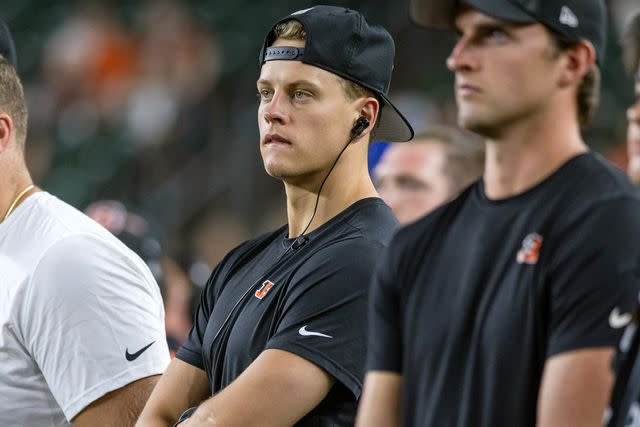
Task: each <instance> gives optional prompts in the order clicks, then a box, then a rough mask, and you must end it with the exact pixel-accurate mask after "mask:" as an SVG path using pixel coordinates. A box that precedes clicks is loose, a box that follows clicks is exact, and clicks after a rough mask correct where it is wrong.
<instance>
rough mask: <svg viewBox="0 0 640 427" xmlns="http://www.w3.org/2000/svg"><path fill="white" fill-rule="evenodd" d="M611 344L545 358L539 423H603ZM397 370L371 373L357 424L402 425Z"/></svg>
mask: <svg viewBox="0 0 640 427" xmlns="http://www.w3.org/2000/svg"><path fill="white" fill-rule="evenodd" d="M612 354H613V350H612V349H610V348H591V349H584V350H577V351H571V352H567V353H561V354H559V355H556V356H553V357H551V358H550V359H548V360H547V362H546V364H545V368H544V374H543V377H542V384H541V386H540V391H539V395H538V410H537V425H538V426H540V427H567V426H569V427H570V426H576V427H577V426H579V427H592V426H593V427H597V426H598V427H599V426H602V417H603V414H604V410H605V407H606V405H607V403H608V399H609V394H610V391H611V387H612V385H613V375H612V374H611V372H610V369H609V364H610V361H611V356H612ZM401 381H402V377H401V376H400V375H399V374H396V373H391V372H382V371H372V372H369V373H368V374H367V377H366V380H365V383H364V390H363V393H362V401H361V403H360V409H359V411H358V419H357V421H356V426H357V427H365V426H366V427H394V426H400V425H401V422H400V401H401V400H400V399H401V393H400V388H401Z"/></svg>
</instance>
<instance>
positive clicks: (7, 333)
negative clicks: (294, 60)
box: [0, 192, 169, 427]
mask: <svg viewBox="0 0 640 427" xmlns="http://www.w3.org/2000/svg"><path fill="white" fill-rule="evenodd" d="M151 343H153V344H151ZM150 344H151V345H150ZM149 345H150V346H149ZM147 346H148V347H147ZM145 348H146V349H145ZM143 349H144V350H143ZM141 350H143V351H141ZM128 359H130V360H128ZM168 363H169V351H168V348H167V343H166V338H165V329H164V309H163V306H162V298H161V296H160V290H159V289H158V285H157V284H156V282H155V281H154V279H153V276H152V275H151V273H150V272H149V269H148V268H147V266H146V265H145V264H144V262H143V261H142V260H141V259H140V258H139V257H138V256H137V255H136V254H134V253H133V252H132V251H131V250H129V249H128V248H127V247H126V246H125V245H124V244H122V243H121V242H120V241H119V240H118V239H116V238H115V237H114V236H112V235H111V234H110V233H109V232H108V231H107V230H105V229H104V228H102V227H101V226H100V225H98V224H97V223H95V222H94V221H93V220H91V219H90V218H88V217H87V216H85V215H84V214H82V213H81V212H79V211H77V210H76V209H74V208H73V207H71V206H69V205H67V204H66V203H64V202H62V201H60V200H59V199H57V198H56V197H54V196H52V195H50V194H48V193H45V192H39V193H35V194H33V195H31V196H30V197H28V198H27V199H25V201H24V202H23V203H22V204H21V205H19V206H18V207H17V208H16V209H15V211H14V212H13V213H12V214H11V215H10V216H9V218H7V219H6V220H5V221H4V222H2V223H0V426H25V427H32V426H38V427H41V426H44V427H49V426H69V425H70V424H69V421H68V420H72V419H73V418H74V417H75V416H76V415H77V414H78V413H79V412H80V411H82V409H83V408H85V407H86V406H87V405H89V404H90V403H91V402H93V401H95V400H96V399H98V398H100V397H101V396H103V395H105V394H106V393H108V392H110V391H113V390H116V389H118V388H121V387H123V386H125V385H126V384H129V383H130V382H132V381H135V380H138V379H141V378H144V377H148V376H150V375H156V374H161V373H162V372H163V371H164V370H165V369H166V367H167V365H168Z"/></svg>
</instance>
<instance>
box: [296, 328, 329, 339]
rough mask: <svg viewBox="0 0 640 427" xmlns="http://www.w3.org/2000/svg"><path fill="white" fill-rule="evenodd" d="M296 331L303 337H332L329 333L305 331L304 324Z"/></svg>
mask: <svg viewBox="0 0 640 427" xmlns="http://www.w3.org/2000/svg"><path fill="white" fill-rule="evenodd" d="M298 333H299V334H300V335H302V336H303V337H311V336H316V337H324V338H333V337H332V336H331V335H326V334H321V333H320V332H311V331H307V325H304V326H303V327H302V328H300V329H298Z"/></svg>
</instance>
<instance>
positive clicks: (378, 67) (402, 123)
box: [259, 6, 413, 142]
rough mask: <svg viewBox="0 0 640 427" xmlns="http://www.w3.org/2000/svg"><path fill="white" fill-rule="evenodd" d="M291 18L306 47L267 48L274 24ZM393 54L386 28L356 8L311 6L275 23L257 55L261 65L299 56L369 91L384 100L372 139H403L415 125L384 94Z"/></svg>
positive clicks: (386, 89)
mask: <svg viewBox="0 0 640 427" xmlns="http://www.w3.org/2000/svg"><path fill="white" fill-rule="evenodd" d="M289 19H295V20H296V21H298V22H300V23H301V24H302V26H303V27H304V30H305V32H306V33H307V39H306V42H305V46H304V48H297V47H289V46H278V47H270V46H271V44H273V42H274V41H275V39H276V35H275V33H274V31H273V30H274V28H275V27H276V25H278V24H279V23H281V22H284V21H287V20H289ZM394 55H395V44H394V42H393V38H391V35H390V34H389V33H388V32H387V30H385V29H384V28H382V27H381V26H379V25H371V24H369V23H368V22H367V21H366V20H365V19H364V17H363V16H362V15H361V14H360V13H359V12H356V11H355V10H351V9H347V8H344V7H336V6H314V7H312V8H309V9H305V10H300V11H298V12H294V13H292V14H290V15H288V16H286V17H284V18H282V19H280V20H279V21H278V22H276V23H275V24H274V25H273V27H271V30H270V31H269V33H268V34H267V36H266V37H265V40H264V44H263V46H262V50H261V51H260V58H259V60H260V66H262V64H264V63H265V62H267V61H275V60H290V61H301V62H303V63H305V64H309V65H313V66H315V67H319V68H322V69H324V70H326V71H329V72H331V73H333V74H337V75H338V76H340V77H343V78H345V79H347V80H350V81H352V82H355V83H357V84H359V85H361V86H363V87H365V88H367V89H369V90H371V91H372V92H374V93H375V94H376V96H377V97H378V98H380V101H382V102H381V104H382V107H381V110H380V116H379V119H378V127H377V128H376V139H378V140H383V141H394V142H405V141H409V140H410V139H411V138H413V128H412V127H411V125H410V124H409V122H408V121H407V119H405V118H404V116H403V115H402V114H401V113H400V111H398V109H397V108H396V107H395V106H394V105H393V104H392V103H391V101H389V99H388V98H387V94H388V92H389V85H390V84H391V74H392V71H393V60H394Z"/></svg>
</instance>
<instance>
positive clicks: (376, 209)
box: [344, 197, 399, 246]
mask: <svg viewBox="0 0 640 427" xmlns="http://www.w3.org/2000/svg"><path fill="white" fill-rule="evenodd" d="M344 223H345V224H347V225H348V226H349V227H351V228H352V230H353V231H354V234H355V235H357V236H359V237H362V238H363V239H365V240H368V241H370V242H376V243H377V244H381V245H383V246H387V245H388V244H389V242H390V241H391V238H392V237H393V234H394V233H395V232H396V231H397V230H398V228H399V225H398V220H397V219H396V217H395V216H394V215H393V212H392V211H391V208H389V206H387V205H386V204H385V203H384V202H383V201H382V199H380V198H377V197H375V198H374V197H372V198H367V199H362V200H359V201H358V202H356V203H355V204H354V205H352V206H351V207H349V208H348V209H347V211H346V212H345V216H344Z"/></svg>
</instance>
